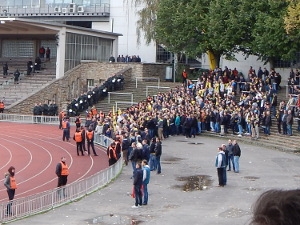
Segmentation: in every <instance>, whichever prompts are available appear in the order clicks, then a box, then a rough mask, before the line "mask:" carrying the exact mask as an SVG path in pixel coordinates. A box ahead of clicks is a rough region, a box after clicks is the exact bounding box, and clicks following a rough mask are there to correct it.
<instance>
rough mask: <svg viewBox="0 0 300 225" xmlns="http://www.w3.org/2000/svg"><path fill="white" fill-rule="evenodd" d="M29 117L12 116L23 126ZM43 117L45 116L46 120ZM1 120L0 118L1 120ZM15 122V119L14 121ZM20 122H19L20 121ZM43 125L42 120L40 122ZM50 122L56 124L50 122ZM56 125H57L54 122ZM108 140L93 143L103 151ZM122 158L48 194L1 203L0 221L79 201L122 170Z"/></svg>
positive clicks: (106, 138) (30, 121)
mask: <svg viewBox="0 0 300 225" xmlns="http://www.w3.org/2000/svg"><path fill="white" fill-rule="evenodd" d="M1 116H4V118H6V119H7V118H13V117H9V116H8V115H7V114H2V115H0V117H1ZM29 117H30V116H24V115H23V116H21V115H19V116H18V117H17V116H16V115H15V117H14V118H15V119H17V118H18V119H23V123H27V122H29V123H32V121H33V120H34V119H33V116H31V117H32V118H31V119H29ZM45 118H46V117H45ZM0 120H1V121H4V120H3V119H0ZM15 121H16V120H15ZM19 122H21V121H19ZM41 123H44V120H43V121H41ZM52 123H55V122H54V121H52ZM55 124H57V125H58V123H57V122H56V123H55ZM111 141H112V140H111V139H109V138H108V137H106V136H103V135H101V136H99V135H95V143H96V144H98V145H101V146H103V147H105V148H107V146H109V145H110V144H111ZM122 162H123V160H122V157H121V158H120V159H119V160H118V162H116V163H115V164H114V165H112V166H110V167H109V168H106V169H104V170H102V171H100V172H98V173H96V174H94V175H92V176H90V177H88V178H85V179H82V180H79V181H75V182H73V183H71V184H68V185H66V186H64V187H63V188H55V189H52V190H49V191H44V192H41V193H36V194H34V195H31V196H27V197H23V198H18V199H15V200H13V201H11V202H6V203H0V222H1V223H5V222H9V221H14V220H18V219H21V218H24V217H28V216H31V215H35V214H38V213H41V212H46V211H48V210H51V209H53V208H56V207H59V206H61V205H64V204H67V203H70V202H73V201H75V200H77V199H80V198H82V197H84V196H86V195H88V194H90V193H92V192H94V191H96V190H98V189H100V188H102V187H104V186H105V185H107V184H108V183H109V182H110V181H111V180H112V179H114V178H115V177H116V176H117V175H118V174H119V173H120V172H121V170H122V165H123V164H122ZM7 207H9V208H10V212H11V213H9V214H7Z"/></svg>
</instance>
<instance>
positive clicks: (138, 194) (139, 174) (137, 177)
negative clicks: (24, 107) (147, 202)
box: [132, 162, 143, 209]
mask: <svg viewBox="0 0 300 225" xmlns="http://www.w3.org/2000/svg"><path fill="white" fill-rule="evenodd" d="M142 184H143V170H142V166H141V163H140V162H138V163H136V170H135V172H134V174H133V188H134V195H135V204H134V205H133V206H132V208H134V209H136V208H138V207H139V206H142V201H143V194H142V190H141V189H142Z"/></svg>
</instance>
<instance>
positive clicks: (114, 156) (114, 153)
mask: <svg viewBox="0 0 300 225" xmlns="http://www.w3.org/2000/svg"><path fill="white" fill-rule="evenodd" d="M110 150H112V153H113V155H112V156H111V154H110V152H111V151H110ZM108 158H109V159H111V158H113V159H117V155H116V149H115V148H112V147H109V151H108Z"/></svg>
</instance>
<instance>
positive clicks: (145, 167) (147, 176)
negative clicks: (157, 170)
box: [142, 159, 150, 205]
mask: <svg viewBox="0 0 300 225" xmlns="http://www.w3.org/2000/svg"><path fill="white" fill-rule="evenodd" d="M142 168H143V193H144V199H143V205H147V204H148V184H149V182H150V167H149V166H148V161H147V160H145V159H144V160H143V161H142Z"/></svg>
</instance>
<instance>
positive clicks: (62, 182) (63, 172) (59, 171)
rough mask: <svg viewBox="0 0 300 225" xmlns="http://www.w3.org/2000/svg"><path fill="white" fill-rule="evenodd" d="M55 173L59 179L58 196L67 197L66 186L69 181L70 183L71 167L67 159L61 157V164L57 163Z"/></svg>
mask: <svg viewBox="0 0 300 225" xmlns="http://www.w3.org/2000/svg"><path fill="white" fill-rule="evenodd" d="M55 173H56V175H57V177H58V183H57V187H58V191H57V193H58V196H59V197H66V193H65V186H66V184H67V181H68V175H69V167H68V165H67V163H66V158H65V157H61V161H60V162H59V163H57V165H56V170H55ZM61 190H62V191H61Z"/></svg>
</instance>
